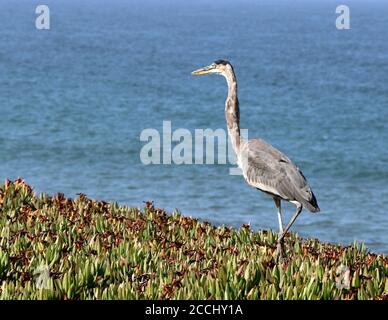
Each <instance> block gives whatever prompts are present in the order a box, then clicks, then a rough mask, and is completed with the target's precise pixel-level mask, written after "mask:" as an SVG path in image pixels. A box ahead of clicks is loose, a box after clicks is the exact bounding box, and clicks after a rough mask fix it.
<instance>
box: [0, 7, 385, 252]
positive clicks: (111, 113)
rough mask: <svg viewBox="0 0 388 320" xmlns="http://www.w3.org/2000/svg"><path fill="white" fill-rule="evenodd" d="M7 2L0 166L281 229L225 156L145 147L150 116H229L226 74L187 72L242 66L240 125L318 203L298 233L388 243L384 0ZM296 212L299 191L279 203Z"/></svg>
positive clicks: (56, 188) (62, 186) (0, 17)
mask: <svg viewBox="0 0 388 320" xmlns="http://www.w3.org/2000/svg"><path fill="white" fill-rule="evenodd" d="M44 3H45V4H47V5H48V6H49V8H50V13H51V16H50V23H51V29H50V30H49V31H38V30H36V29H35V18H36V16H37V15H36V14H35V7H36V5H37V4H38V3H37V1H27V0H18V1H10V0H2V1H1V8H0V21H1V28H0V179H1V180H3V179H5V178H7V177H8V178H10V179H14V178H16V177H22V178H24V179H25V180H26V181H27V183H29V184H31V185H32V186H34V188H35V190H36V192H47V193H49V194H53V193H56V192H64V193H65V194H66V195H67V196H69V197H75V196H76V194H77V193H79V192H83V193H86V194H87V195H88V196H89V197H92V198H98V199H104V200H109V201H118V202H119V203H122V204H128V205H130V206H136V207H142V206H143V201H146V200H153V201H154V202H155V205H156V206H157V207H163V208H166V209H168V210H173V209H174V208H179V209H180V210H181V211H182V212H183V213H184V214H186V215H192V216H193V217H197V218H200V219H206V220H209V221H211V222H213V223H216V224H226V225H231V226H234V227H239V226H240V225H241V224H243V223H249V222H250V223H251V225H252V227H253V229H255V230H258V229H262V228H275V229H277V218H276V210H275V207H274V204H273V201H272V199H271V198H269V197H268V196H266V195H264V194H262V193H260V192H258V191H256V190H254V189H252V188H250V187H249V186H248V185H247V184H246V183H245V182H244V180H243V178H242V177H241V176H232V175H229V168H230V165H220V164H219V165H176V164H174V163H173V164H171V165H150V166H145V165H143V164H142V162H141V161H140V157H139V154H140V150H141V148H142V146H144V144H145V143H144V142H141V141H140V139H139V138H140V134H141V132H142V130H144V129H146V128H155V129H157V130H159V131H161V129H162V122H163V121H164V120H169V121H171V123H172V129H173V130H175V129H178V128H186V129H188V130H190V132H193V133H194V130H195V129H206V128H211V129H213V130H215V129H217V128H225V119H224V100H225V95H226V84H225V81H224V79H222V78H221V77H216V76H212V77H211V76H208V77H193V76H191V74H190V72H191V71H192V70H194V69H196V68H198V67H201V66H204V65H207V64H209V63H211V62H212V61H214V60H216V59H219V58H226V59H229V60H230V61H231V62H232V63H233V64H234V67H235V71H236V74H237V80H238V85H239V99H240V108H241V109H240V111H241V126H242V128H247V129H249V137H251V138H253V137H261V138H264V139H265V140H267V141H268V142H270V143H271V144H273V145H274V146H276V147H278V148H279V149H281V150H282V151H284V152H286V153H287V154H288V155H289V157H290V158H291V159H292V160H294V162H296V163H297V164H298V166H300V167H301V169H302V170H303V172H304V174H305V175H306V177H307V178H308V180H309V182H310V184H311V186H312V188H313V190H314V192H315V194H316V196H317V198H318V201H319V204H320V207H321V210H322V211H321V212H320V213H319V214H310V213H308V212H307V211H304V212H303V214H302V215H301V216H300V218H299V219H298V220H297V222H296V224H295V226H294V228H293V230H294V231H297V232H298V233H299V234H300V235H301V236H305V237H316V238H319V239H321V240H324V241H330V242H334V243H343V244H348V243H350V242H352V241H354V240H358V241H364V242H365V243H366V245H367V246H368V247H369V248H370V249H371V250H373V251H377V252H384V253H388V218H387V217H388V216H387V210H388V164H387V163H388V32H387V31H388V3H387V1H346V4H347V5H348V6H349V8H350V30H337V29H336V27H335V20H336V14H335V9H336V7H337V5H339V4H341V3H342V2H341V1H337V2H336V1H270V0H268V1H247V0H245V1H244V0H243V1H238V2H237V1H235V2H232V1H211V2H210V1H206V2H205V1H203V0H200V1H195V2H194V1H192V2H191V3H190V2H188V1H178V0H175V1H156V0H154V1H147V0H146V1H143V0H142V1H140V0H139V1H124V0H121V1H118V0H112V1H108V2H107V1H97V0H96V1H93V0H84V1H75V0H66V1H65V0H62V1H59V0H55V1H53V0H46V1H44ZM285 210H286V212H285V216H286V218H287V219H289V218H290V216H291V212H292V211H293V210H294V208H293V206H292V205H287V206H286V207H285Z"/></svg>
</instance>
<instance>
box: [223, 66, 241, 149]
mask: <svg viewBox="0 0 388 320" xmlns="http://www.w3.org/2000/svg"><path fill="white" fill-rule="evenodd" d="M224 77H225V78H226V81H227V83H228V97H227V98H226V102H225V117H226V124H227V127H228V133H229V136H230V138H231V140H232V145H233V149H234V151H235V152H236V154H237V155H238V154H239V151H240V110H239V105H238V98H237V82H236V76H235V75H234V72H233V69H231V70H230V71H229V72H227V73H225V74H224Z"/></svg>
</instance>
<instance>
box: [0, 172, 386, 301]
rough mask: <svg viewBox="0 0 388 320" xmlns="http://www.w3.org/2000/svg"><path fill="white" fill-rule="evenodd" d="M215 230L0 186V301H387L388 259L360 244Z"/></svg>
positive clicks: (158, 214)
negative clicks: (279, 248) (282, 255)
mask: <svg viewBox="0 0 388 320" xmlns="http://www.w3.org/2000/svg"><path fill="white" fill-rule="evenodd" d="M276 239H277V235H276V233H274V232H272V231H271V230H264V231H260V232H252V231H251V230H250V228H249V226H247V225H243V226H242V227H241V228H239V229H233V228H228V227H225V226H220V227H215V226H212V225H211V224H209V223H208V222H203V221H198V220H196V219H193V218H191V217H185V216H183V215H181V214H180V213H179V212H177V211H176V212H173V213H172V214H167V213H166V212H165V211H164V210H162V209H158V208H155V207H154V205H153V203H151V202H147V203H146V204H145V206H144V208H143V209H139V208H129V207H120V206H118V205H117V204H115V203H107V202H104V201H95V200H91V199H88V198H87V197H86V196H85V195H83V194H81V195H79V197H78V198H77V199H74V200H73V199H68V198H65V197H64V195H63V194H57V195H55V196H48V195H45V194H42V195H35V194H34V192H33V190H32V189H31V187H30V186H28V185H27V184H25V183H24V182H23V181H22V180H20V179H18V180H16V181H14V182H11V181H8V180H7V181H6V182H5V183H4V184H3V185H2V186H1V187H0V299H388V280H387V275H388V258H387V257H385V256H383V255H376V254H373V253H370V252H369V251H368V250H367V249H366V248H364V246H363V245H357V244H353V245H349V246H346V247H344V246H339V245H332V244H327V243H321V242H319V241H318V240H316V239H303V238H300V237H298V236H297V235H295V234H289V235H288V236H287V237H286V248H287V251H288V252H287V254H288V257H289V259H288V261H287V262H285V263H282V264H280V263H276Z"/></svg>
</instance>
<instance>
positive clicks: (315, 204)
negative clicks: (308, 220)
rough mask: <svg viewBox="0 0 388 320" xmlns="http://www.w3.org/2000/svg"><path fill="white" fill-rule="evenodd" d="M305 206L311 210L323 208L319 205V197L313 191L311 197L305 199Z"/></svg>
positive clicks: (317, 210) (315, 210)
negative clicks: (307, 199)
mask: <svg viewBox="0 0 388 320" xmlns="http://www.w3.org/2000/svg"><path fill="white" fill-rule="evenodd" d="M303 206H304V207H305V208H307V209H309V210H310V211H311V212H319V211H321V209H320V208H319V206H318V202H317V198H315V195H314V193H313V192H311V199H310V200H309V201H303Z"/></svg>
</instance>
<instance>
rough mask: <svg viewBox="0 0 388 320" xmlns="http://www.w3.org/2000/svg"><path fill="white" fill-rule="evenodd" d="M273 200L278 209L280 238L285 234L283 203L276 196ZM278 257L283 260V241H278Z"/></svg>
mask: <svg viewBox="0 0 388 320" xmlns="http://www.w3.org/2000/svg"><path fill="white" fill-rule="evenodd" d="M273 200H274V201H275V206H276V208H277V209H278V222H279V239H280V237H281V236H282V234H283V221H282V205H281V199H279V198H277V197H274V198H273ZM276 251H277V254H278V258H279V259H280V260H283V248H282V241H278V244H277V248H276Z"/></svg>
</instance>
